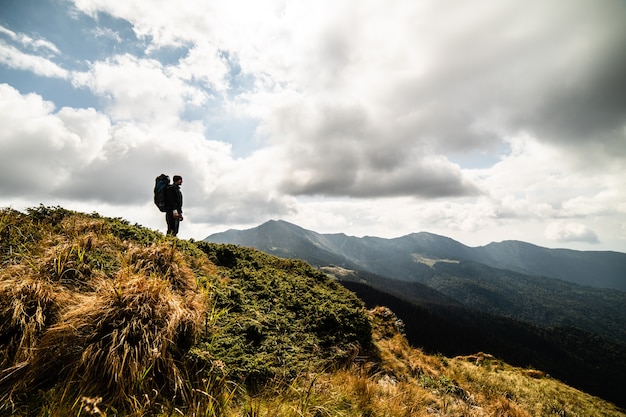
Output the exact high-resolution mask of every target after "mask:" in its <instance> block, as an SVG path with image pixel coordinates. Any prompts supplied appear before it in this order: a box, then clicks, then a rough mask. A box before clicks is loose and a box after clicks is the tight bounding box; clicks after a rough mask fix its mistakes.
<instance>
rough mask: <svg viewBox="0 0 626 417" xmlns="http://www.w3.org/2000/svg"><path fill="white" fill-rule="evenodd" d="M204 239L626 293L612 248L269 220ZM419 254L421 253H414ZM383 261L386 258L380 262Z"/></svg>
mask: <svg viewBox="0 0 626 417" xmlns="http://www.w3.org/2000/svg"><path fill="white" fill-rule="evenodd" d="M205 240H206V241H210V242H215V243H234V244H240V245H246V246H252V247H254V248H257V249H259V250H262V251H264V252H268V253H272V254H274V255H278V256H283V257H299V258H302V259H304V260H306V261H308V262H310V263H312V264H314V265H318V266H320V265H326V264H328V262H329V260H332V261H333V262H332V263H334V264H336V265H339V266H342V267H346V268H352V269H363V270H368V271H371V272H374V273H377V274H380V275H384V276H389V274H390V271H389V264H390V262H389V261H390V260H391V259H393V260H394V262H397V263H398V264H397V268H395V269H397V270H398V272H400V271H399V270H403V273H398V274H394V275H393V277H394V278H395V279H406V280H412V277H411V275H410V273H409V274H408V275H405V274H406V270H408V269H411V268H412V267H414V264H415V262H416V261H417V262H420V261H421V262H426V263H428V262H434V261H441V260H455V261H473V262H477V263H481V264H485V265H488V266H490V267H493V268H499V269H506V270H510V271H514V272H519V273H522V274H526V275H534V276H544V277H550V278H556V279H560V280H564V281H569V282H572V283H575V284H578V285H585V286H592V287H597V288H613V289H618V290H621V291H626V254H625V253H621V252H611V251H597V252H596V251H575V250H569V249H548V248H543V247H540V246H536V245H533V244H530V243H526V242H521V241H515V240H508V241H504V242H500V243H490V244H488V245H485V246H480V247H469V246H466V245H464V244H462V243H460V242H457V241H455V240H453V239H450V238H447V237H444V236H439V235H435V234H432V233H427V232H419V233H412V234H409V235H406V236H402V237H398V238H393V239H385V238H379V237H370V236H366V237H362V238H358V237H352V236H347V235H345V234H343V233H339V234H319V233H316V232H313V231H310V230H306V229H304V228H302V227H300V226H297V225H295V224H292V223H289V222H286V221H284V220H270V221H268V222H265V223H263V224H262V225H260V226H258V227H255V228H253V229H248V230H235V229H231V230H228V231H226V232H222V233H215V234H212V235H210V236H208V237H207V238H206V239H205ZM416 255H420V256H421V259H420V257H419V256H417V257H416ZM381 258H382V260H384V262H381Z"/></svg>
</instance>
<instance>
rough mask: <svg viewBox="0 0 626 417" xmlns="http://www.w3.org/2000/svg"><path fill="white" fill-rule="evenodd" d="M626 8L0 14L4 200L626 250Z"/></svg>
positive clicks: (58, 9)
mask: <svg viewBox="0 0 626 417" xmlns="http://www.w3.org/2000/svg"><path fill="white" fill-rule="evenodd" d="M625 21H626V2H624V1H623V0H598V1H589V0H551V1H541V2H540V1H537V2H528V1H524V0H497V1H496V0H475V1H471V2H468V1H464V0H315V1H313V0H263V1H259V0H229V1H227V2H226V1H217V0H184V1H171V0H126V1H110V0H0V126H1V128H0V207H10V208H13V209H16V210H20V211H22V210H25V209H27V208H29V207H37V206H39V205H40V204H44V205H47V206H62V207H64V208H67V209H72V210H78V211H83V212H87V213H91V212H97V213H99V214H101V215H105V216H112V217H122V218H124V219H127V220H128V221H130V222H131V223H138V224H141V225H143V226H146V227H149V228H151V229H154V230H160V231H162V232H164V231H165V230H166V225H165V219H164V216H163V214H162V213H160V212H159V211H158V209H157V208H156V207H155V206H154V204H153V202H152V188H153V187H154V179H155V178H156V176H158V175H159V174H161V173H165V174H167V175H169V176H170V177H172V176H173V175H175V174H179V175H181V176H182V177H183V178H184V183H183V186H182V191H183V195H184V207H183V208H184V212H185V220H184V221H183V223H182V224H181V229H180V233H179V237H181V238H194V239H197V240H199V239H203V238H205V237H206V236H208V235H209V234H212V233H216V232H222V231H225V230H227V229H232V228H234V229H247V228H252V227H255V226H257V225H259V224H261V223H264V222H265V221H268V220H271V219H283V220H286V221H289V222H292V223H295V224H297V225H299V226H301V227H304V228H306V229H309V230H313V231H316V232H318V233H345V234H347V235H351V236H366V235H367V236H379V237H385V238H393V237H398V236H403V235H406V234H409V233H414V232H420V231H424V232H430V233H435V234H439V235H443V236H447V237H450V238H452V239H455V240H457V241H459V242H461V243H464V244H466V245H468V246H482V245H485V244H488V243H490V242H500V241H504V240H521V241H525V242H529V243H533V244H536V245H540V246H544V247H549V248H570V249H577V250H593V251H598V250H611V251H619V252H626V93H625V92H626V76H625V74H626V25H625V24H624V22H625Z"/></svg>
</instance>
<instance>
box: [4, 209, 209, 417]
mask: <svg viewBox="0 0 626 417" xmlns="http://www.w3.org/2000/svg"><path fill="white" fill-rule="evenodd" d="M55 226H56V227H55V228H52V227H49V226H48V227H46V226H45V225H44V226H42V230H40V231H39V233H38V235H37V236H38V237H39V241H37V240H35V239H33V241H34V243H31V242H29V243H31V245H30V247H29V248H28V254H29V256H25V257H23V258H22V262H20V263H13V264H10V263H7V264H6V265H5V268H3V269H2V270H1V271H0V320H1V324H0V332H1V333H0V334H1V335H2V340H3V341H5V340H6V342H5V343H3V344H2V346H0V365H2V372H1V373H0V409H4V410H9V409H10V407H11V404H12V403H13V400H14V399H17V398H24V396H28V395H31V394H32V393H34V392H37V390H39V389H43V390H48V391H49V392H51V393H52V396H53V397H54V399H52V400H50V401H51V403H52V404H55V406H54V409H57V410H66V411H67V410H68V407H69V408H72V407H75V406H76V404H75V403H74V401H75V400H74V399H76V398H85V399H86V400H85V402H84V406H85V407H87V408H89V407H91V408H94V407H95V408H98V406H99V407H100V408H98V409H99V410H101V411H102V410H103V409H106V407H111V406H113V407H116V408H117V409H119V410H123V409H135V410H138V409H142V407H144V406H145V404H146V403H151V402H153V400H154V398H150V397H151V396H154V397H162V396H166V397H169V398H173V397H176V396H178V397H185V396H189V395H190V394H189V392H190V386H189V378H188V375H185V374H184V372H183V371H181V369H182V368H183V367H182V366H181V364H182V362H183V361H184V354H185V352H186V351H187V349H188V348H189V347H190V346H191V345H192V344H193V343H194V342H195V338H196V336H197V335H198V333H199V331H200V329H201V326H202V324H203V323H204V314H205V312H206V307H205V301H206V300H205V298H206V297H205V296H204V295H202V294H201V293H200V292H199V291H198V290H197V287H196V275H195V273H194V271H193V270H192V269H191V268H190V267H189V266H188V265H187V261H186V260H185V259H184V257H183V255H181V253H180V251H178V250H176V247H175V241H174V240H171V239H170V240H167V239H164V240H163V242H161V243H153V244H151V245H149V246H145V245H138V244H134V243H130V242H127V241H122V240H120V239H118V238H116V237H115V236H114V235H113V234H111V233H109V232H108V231H107V228H106V226H105V224H104V222H103V221H102V219H97V218H89V217H87V216H80V215H74V216H69V217H66V218H63V219H60V220H59V222H58V224H56V225H55ZM26 227H27V225H23V226H22V228H23V229H26ZM20 232H21V230H20ZM33 236H34V234H33ZM10 250H13V249H12V248H10ZM202 267H203V268H204V269H203V270H204V271H205V273H207V274H209V273H210V272H208V270H209V269H210V268H209V267H208V265H207V264H205V265H202ZM146 393H148V395H147V396H146ZM98 398H99V400H97V399H98ZM96 400H97V401H96ZM68 403H69V404H68ZM78 406H79V407H81V405H78ZM61 415H62V414H61Z"/></svg>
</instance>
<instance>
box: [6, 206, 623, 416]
mask: <svg viewBox="0 0 626 417" xmlns="http://www.w3.org/2000/svg"><path fill="white" fill-rule="evenodd" d="M0 267H1V269H0V415H7V416H8V415H16V416H69V415H73V416H87V415H98V416H116V415H120V416H121V415H128V416H140V415H154V416H250V417H253V416H267V417H269V416H390V417H395V416H551V415H554V416H565V415H567V416H626V414H624V413H623V412H622V411H621V410H619V409H617V408H616V407H615V406H613V405H611V404H609V403H607V402H605V401H602V400H600V399H598V398H596V397H593V396H591V395H588V394H585V393H583V392H580V391H578V390H576V389H573V388H571V387H569V386H567V385H565V384H563V383H560V382H559V381H557V380H555V379H553V378H551V377H550V376H548V375H546V374H545V373H543V372H541V371H540V370H535V369H522V368H516V367H512V366H510V365H508V364H506V363H504V362H503V361H501V360H498V359H497V358H495V357H493V356H491V355H489V354H487V353H479V352H477V353H476V354H474V355H469V356H468V355H466V356H462V357H455V358H447V357H444V356H441V355H434V356H433V355H427V354H425V353H424V352H423V351H421V350H419V349H415V348H413V347H411V346H409V345H408V343H407V340H406V338H405V337H404V335H403V324H402V322H401V321H399V320H398V319H397V317H396V316H395V315H394V313H393V312H391V311H390V310H389V309H387V308H384V307H376V308H374V309H372V310H369V311H367V310H366V309H365V308H364V306H363V303H362V302H361V300H359V299H358V298H356V296H355V295H354V294H353V293H351V292H349V291H347V290H346V289H345V288H344V287H342V286H341V285H339V284H338V283H337V281H336V280H334V279H333V278H330V277H329V276H327V275H325V274H323V273H322V272H320V271H318V270H316V269H314V268H313V267H311V266H310V265H308V264H307V263H305V262H303V261H299V260H286V259H281V258H276V257H273V256H270V255H266V254H263V253H261V252H259V251H256V250H253V249H248V248H244V247H240V246H235V245H221V244H210V243H206V242H194V241H184V240H179V239H176V238H172V237H166V236H163V235H162V234H160V233H158V232H155V231H151V230H148V229H145V228H142V227H140V226H137V225H130V224H129V223H128V222H126V221H124V220H123V219H111V218H104V217H101V216H99V215H97V214H90V215H88V214H82V213H76V212H71V211H68V210H65V209H63V208H59V207H56V208H51V207H44V206H40V207H37V208H33V209H29V210H27V212H26V213H21V212H17V211H15V210H12V209H3V210H1V211H0Z"/></svg>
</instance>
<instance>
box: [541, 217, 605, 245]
mask: <svg viewBox="0 0 626 417" xmlns="http://www.w3.org/2000/svg"><path fill="white" fill-rule="evenodd" d="M545 235H546V238H548V239H550V240H555V241H557V242H587V243H598V236H597V235H596V233H595V232H594V231H593V230H591V229H589V228H587V226H585V225H584V224H580V223H571V222H568V223H561V222H557V223H550V224H548V226H547V227H546V232H545Z"/></svg>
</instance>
